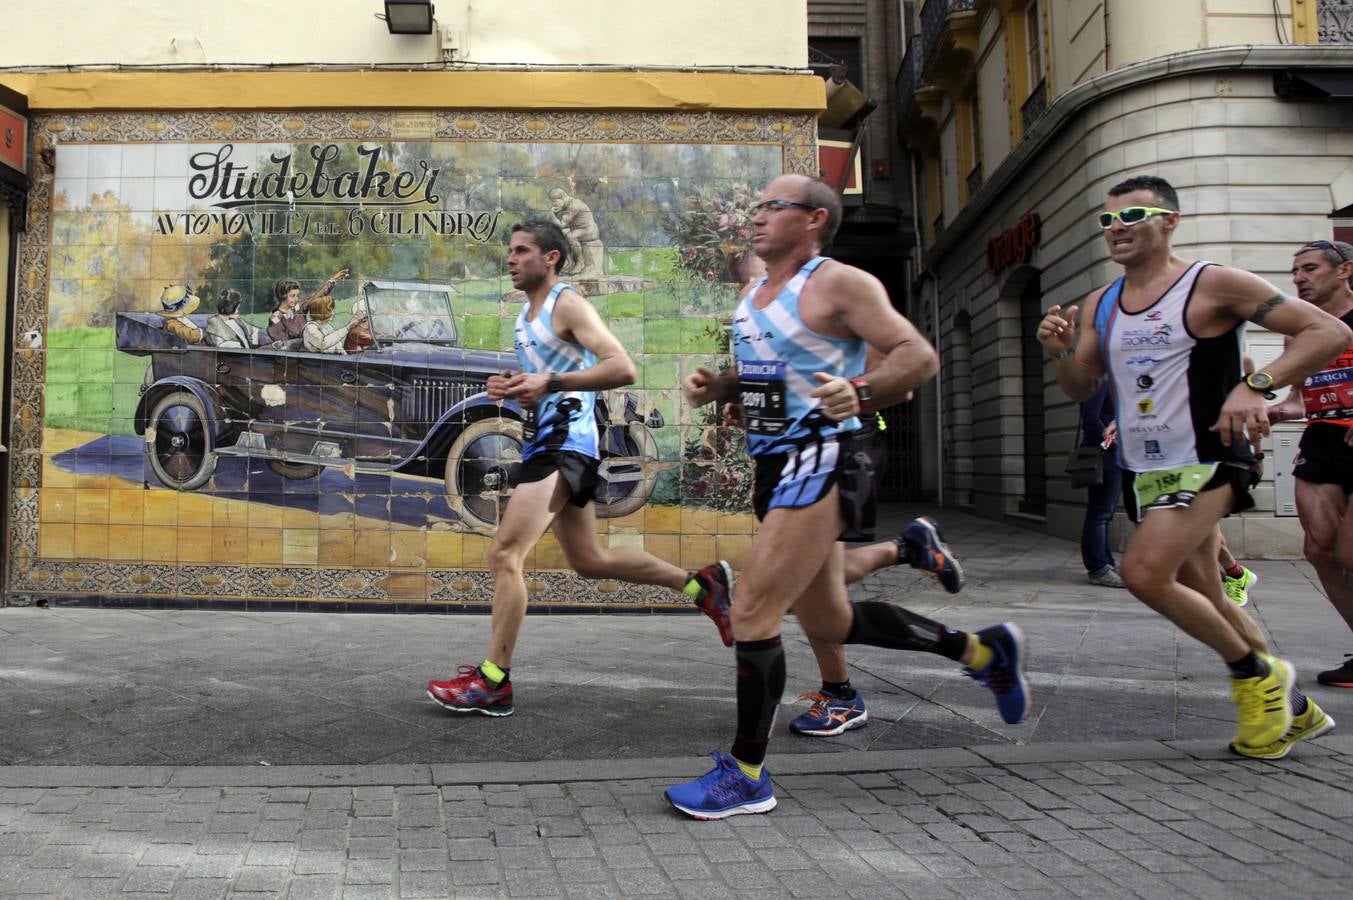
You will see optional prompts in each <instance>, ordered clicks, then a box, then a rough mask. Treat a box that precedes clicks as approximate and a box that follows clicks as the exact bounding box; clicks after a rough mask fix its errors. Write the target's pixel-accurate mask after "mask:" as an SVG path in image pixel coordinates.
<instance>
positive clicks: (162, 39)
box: [4, 0, 808, 68]
mask: <svg viewBox="0 0 1353 900" xmlns="http://www.w3.org/2000/svg"><path fill="white" fill-rule="evenodd" d="M435 5H436V9H437V20H438V22H439V23H443V24H449V25H454V26H455V27H456V29H457V32H458V44H459V47H458V50H457V52H456V55H455V57H454V58H455V60H457V61H463V62H468V63H477V64H482V65H493V64H501V63H513V64H531V65H555V64H566V65H613V66H640V67H645V66H679V67H693V66H777V67H792V68H798V67H802V66H804V65H806V63H807V54H808V43H807V41H808V32H807V8H806V0H739V2H737V3H720V2H716V0H687V2H685V3H666V4H661V3H651V2H647V0H548V2H547V0H516V2H513V3H497V2H488V3H485V2H478V3H475V2H472V0H438V2H437V3H436V4H435ZM4 8H5V16H4V17H5V28H6V36H5V54H4V56H5V58H4V64H5V65H6V66H49V65H60V66H66V65H76V66H78V65H92V64H99V63H121V64H132V65H142V66H160V65H201V64H213V65H215V64H223V65H228V64H234V63H240V64H285V65H298V64H299V65H303V64H307V63H350V64H354V65H363V66H365V65H373V64H392V63H393V64H398V63H410V64H416V63H435V62H440V61H441V60H442V51H441V48H440V42H439V40H438V38H437V37H436V36H435V35H427V36H399V37H396V36H392V35H390V34H389V33H388V31H387V29H386V26H385V23H384V22H382V21H380V20H378V19H377V18H375V14H376V13H379V12H381V11H382V5H381V2H380V0H291V2H288V3H271V2H263V0H234V2H231V3H176V4H171V3H164V2H162V0H120V2H117V3H109V2H107V0H72V2H69V3H62V4H60V5H58V6H57V7H53V6H52V5H51V4H49V3H42V2H37V0H7V2H6V3H5V4H4Z"/></svg>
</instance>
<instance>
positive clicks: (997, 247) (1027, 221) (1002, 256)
mask: <svg viewBox="0 0 1353 900" xmlns="http://www.w3.org/2000/svg"><path fill="white" fill-rule="evenodd" d="M1042 240H1043V220H1042V219H1041V218H1039V215H1038V213H1036V212H1031V213H1025V214H1024V216H1023V217H1022V218H1021V219H1020V220H1019V221H1018V222H1016V223H1015V227H1014V228H1011V229H1010V230H1009V231H1006V232H1004V233H1003V234H998V235H996V236H995V237H994V238H992V239H991V240H990V241H987V271H988V272H990V273H991V274H992V275H995V274H996V273H997V272H999V271H1001V269H1004V268H1005V267H1006V266H1008V265H1010V264H1011V263H1012V262H1016V261H1018V262H1021V263H1027V262H1028V261H1029V257H1031V256H1033V252H1034V248H1035V247H1037V246H1038V244H1039V242H1040V241H1042Z"/></svg>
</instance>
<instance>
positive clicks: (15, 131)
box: [0, 106, 28, 181]
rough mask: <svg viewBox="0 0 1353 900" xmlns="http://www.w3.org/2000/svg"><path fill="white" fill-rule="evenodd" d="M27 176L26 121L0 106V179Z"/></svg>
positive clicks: (11, 179) (10, 179)
mask: <svg viewBox="0 0 1353 900" xmlns="http://www.w3.org/2000/svg"><path fill="white" fill-rule="evenodd" d="M27 174H28V119H27V118H25V117H24V116H21V115H19V114H18V113H16V112H14V111H13V110H11V109H9V108H8V107H5V106H0V177H5V176H9V177H8V178H6V180H9V181H13V180H14V176H15V175H17V176H18V178H20V179H22V178H23V177H24V176H26V175H27Z"/></svg>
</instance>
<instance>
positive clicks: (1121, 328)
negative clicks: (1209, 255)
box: [1100, 262, 1252, 472]
mask: <svg viewBox="0 0 1353 900" xmlns="http://www.w3.org/2000/svg"><path fill="white" fill-rule="evenodd" d="M1210 265H1213V263H1208V262H1195V263H1193V264H1192V265H1191V266H1189V268H1188V269H1187V270H1186V271H1185V272H1184V274H1183V275H1181V276H1180V277H1179V280H1178V281H1176V282H1175V283H1174V284H1173V285H1171V286H1170V288H1169V289H1168V290H1167V291H1166V292H1165V293H1164V294H1163V295H1162V296H1161V297H1160V299H1159V300H1157V301H1156V302H1155V303H1153V304H1151V305H1150V306H1149V307H1147V308H1146V309H1144V310H1141V311H1140V312H1135V313H1129V312H1126V311H1125V310H1124V309H1123V300H1122V296H1121V295H1120V296H1119V297H1118V301H1117V303H1116V304H1115V308H1114V309H1112V310H1111V311H1110V313H1109V319H1108V323H1107V326H1106V327H1105V329H1104V332H1103V334H1102V335H1101V336H1100V339H1101V344H1100V346H1101V348H1102V350H1103V355H1104V361H1105V368H1106V369H1107V371H1108V375H1109V379H1110V381H1111V383H1112V386H1113V393H1114V400H1115V404H1116V406H1117V410H1118V438H1119V440H1118V446H1119V456H1120V459H1121V461H1122V464H1123V468H1125V469H1129V470H1131V471H1133V472H1148V471H1151V470H1154V469H1173V468H1177V467H1180V466H1188V465H1194V464H1197V463H1211V462H1228V461H1235V462H1247V461H1249V460H1250V459H1252V457H1251V456H1250V453H1249V450H1248V447H1239V446H1232V447H1227V446H1226V445H1225V444H1223V443H1222V442H1221V439H1220V438H1219V437H1218V436H1217V434H1216V433H1215V432H1212V431H1209V430H1208V429H1209V428H1210V427H1211V426H1212V424H1213V423H1214V422H1216V421H1217V417H1218V416H1219V415H1220V413H1221V407H1222V404H1223V403H1224V402H1225V401H1226V397H1227V395H1228V394H1230V392H1231V390H1232V389H1233V388H1234V387H1235V386H1236V384H1238V383H1239V382H1240V379H1241V377H1242V372H1241V346H1240V338H1241V334H1242V332H1243V330H1244V323H1243V322H1242V323H1238V324H1237V325H1236V326H1235V327H1234V328H1232V329H1231V330H1230V331H1227V332H1226V333H1225V334H1221V335H1217V336H1216V337H1207V338H1200V337H1197V336H1196V335H1194V334H1193V333H1192V332H1190V331H1189V328H1188V324H1187V322H1186V320H1185V316H1186V314H1187V312H1188V308H1189V302H1190V301H1191V299H1192V298H1193V291H1194V288H1195V286H1196V285H1197V282H1198V276H1199V275H1200V274H1201V273H1202V271H1203V269H1205V268H1207V267H1208V266H1210Z"/></svg>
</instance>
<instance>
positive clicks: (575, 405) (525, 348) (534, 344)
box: [513, 282, 599, 460]
mask: <svg viewBox="0 0 1353 900" xmlns="http://www.w3.org/2000/svg"><path fill="white" fill-rule="evenodd" d="M569 288H570V285H567V284H564V283H563V282H560V283H558V284H556V285H555V286H554V287H553V288H552V289H551V290H550V293H549V296H548V297H546V298H545V302H544V304H542V305H541V307H540V312H538V313H537V314H536V317H535V319H534V320H533V321H527V319H526V314H527V312H529V311H530V308H531V304H530V302H529V301H528V302H526V303H524V304H522V308H521V312H519V313H518V314H517V325H516V328H514V329H513V343H514V344H515V345H516V348H517V362H518V363H520V364H521V370H522V371H523V372H531V373H535V372H550V373H552V374H555V375H561V374H563V373H565V372H578V371H582V370H583V369H590V368H592V367H593V366H595V365H596V364H597V357H596V355H595V354H593V353H592V351H590V350H588V349H587V348H586V347H584V346H582V345H581V344H576V343H574V342H572V341H566V340H564V339H563V338H561V337H560V336H559V335H558V333H556V332H555V330H554V305H555V303H557V302H558V300H559V295H560V294H561V293H562V292H563V291H565V290H567V289H569ZM596 406H597V394H596V392H595V391H556V392H554V393H550V394H546V395H545V396H544V397H542V398H540V401H539V402H538V403H536V408H535V426H536V428H535V434H534V435H533V436H532V437H531V438H530V440H529V441H528V442H527V444H526V446H525V447H523V448H522V459H524V460H526V459H530V458H531V457H533V456H535V455H536V454H537V453H543V452H556V451H560V450H569V451H572V452H574V453H582V454H584V455H586V456H590V457H592V458H593V459H598V458H599V456H598V452H597V420H596V416H595V410H596Z"/></svg>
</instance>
